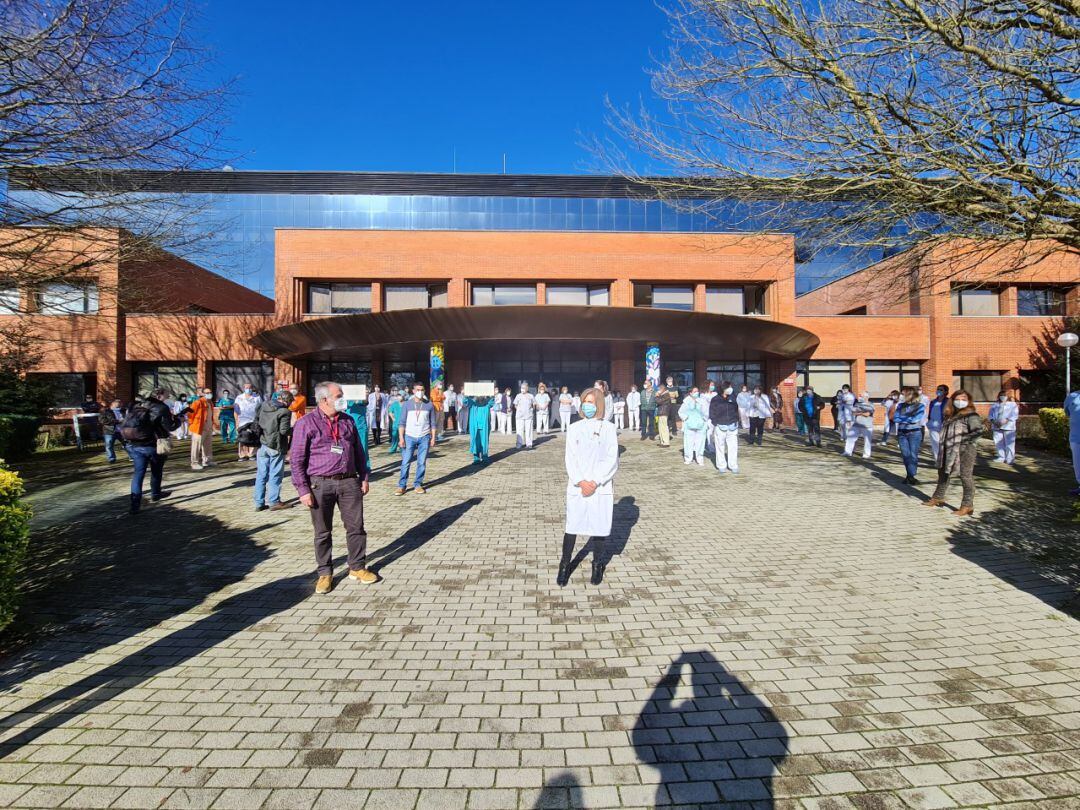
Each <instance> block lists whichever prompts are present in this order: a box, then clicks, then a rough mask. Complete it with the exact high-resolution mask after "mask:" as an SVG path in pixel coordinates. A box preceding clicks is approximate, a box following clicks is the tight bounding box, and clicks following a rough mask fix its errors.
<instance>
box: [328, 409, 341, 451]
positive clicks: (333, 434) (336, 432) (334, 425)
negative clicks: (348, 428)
mask: <svg viewBox="0 0 1080 810" xmlns="http://www.w3.org/2000/svg"><path fill="white" fill-rule="evenodd" d="M327 421H328V422H329V423H330V438H331V439H333V441H334V444H335V445H337V444H340V442H339V441H338V440H339V439H340V438H341V427H340V425H338V416H337V414H334V415H333V416H328V417H327Z"/></svg>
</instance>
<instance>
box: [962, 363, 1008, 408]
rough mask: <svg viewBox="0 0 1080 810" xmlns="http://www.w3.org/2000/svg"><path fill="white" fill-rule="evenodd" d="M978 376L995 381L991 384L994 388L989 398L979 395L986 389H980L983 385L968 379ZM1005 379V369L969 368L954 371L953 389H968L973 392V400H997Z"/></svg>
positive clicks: (981, 401)
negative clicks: (974, 383)
mask: <svg viewBox="0 0 1080 810" xmlns="http://www.w3.org/2000/svg"><path fill="white" fill-rule="evenodd" d="M976 377H985V378H989V379H990V380H992V381H993V382H992V384H991V388H992V389H993V390H992V392H991V393H990V395H989V397H988V398H987V399H979V396H978V395H979V393H985V392H986V389H982V390H979V388H981V386H976V385H972V384H971V383H970V382H967V381H966V380H969V379H971V378H976ZM1004 380H1005V372H1004V371H994V370H992V369H989V370H988V369H967V370H964V371H953V379H952V382H953V387H952V390H953V391H959V390H961V389H963V390H964V391H967V392H968V393H969V394H971V399H972V401H973V402H977V403H982V404H985V403H988V402H995V401H997V395H998V392H999V391H1000V390H1001V389H1002V387H1003V386H1004Z"/></svg>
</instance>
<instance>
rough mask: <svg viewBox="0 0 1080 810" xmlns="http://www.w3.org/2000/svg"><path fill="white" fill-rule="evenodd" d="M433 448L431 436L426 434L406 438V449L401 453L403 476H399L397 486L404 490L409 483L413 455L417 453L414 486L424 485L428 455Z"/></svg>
mask: <svg viewBox="0 0 1080 810" xmlns="http://www.w3.org/2000/svg"><path fill="white" fill-rule="evenodd" d="M430 447H431V436H430V434H427V433H425V434H424V435H423V436H409V435H406V436H405V447H404V448H403V449H402V451H401V474H400V475H399V476H398V482H397V485H398V486H399V487H400V488H401V489H404V488H405V485H406V484H408V483H409V467H410V466H411V465H412V457H413V453H414V452H415V453H416V480H415V481H414V482H413V486H417V487H422V486H423V485H424V473H425V472H426V471H427V454H428V449H429V448H430Z"/></svg>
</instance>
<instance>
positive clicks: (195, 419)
mask: <svg viewBox="0 0 1080 810" xmlns="http://www.w3.org/2000/svg"><path fill="white" fill-rule="evenodd" d="M190 407H191V410H190V411H189V412H188V430H190V431H191V432H192V433H193V434H195V435H196V436H198V435H199V434H201V433H202V432H203V428H204V427H206V426H207V424H213V421H214V406H213V405H211V404H210V400H208V399H207V398H206V397H195V399H194V400H192V402H191V405H190Z"/></svg>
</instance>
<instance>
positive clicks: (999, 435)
mask: <svg viewBox="0 0 1080 810" xmlns="http://www.w3.org/2000/svg"><path fill="white" fill-rule="evenodd" d="M994 447H995V448H997V459H998V461H1004V462H1005V463H1006V464H1012V463H1013V462H1014V461H1016V431H1015V430H995V431H994Z"/></svg>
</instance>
